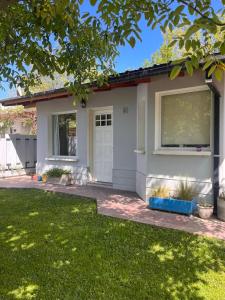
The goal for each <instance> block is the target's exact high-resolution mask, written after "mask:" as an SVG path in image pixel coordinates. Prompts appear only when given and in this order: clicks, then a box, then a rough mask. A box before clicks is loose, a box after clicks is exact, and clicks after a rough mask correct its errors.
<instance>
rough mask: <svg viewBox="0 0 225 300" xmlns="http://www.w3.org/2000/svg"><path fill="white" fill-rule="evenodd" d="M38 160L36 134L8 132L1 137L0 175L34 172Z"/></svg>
mask: <svg viewBox="0 0 225 300" xmlns="http://www.w3.org/2000/svg"><path fill="white" fill-rule="evenodd" d="M36 161H37V138H36V136H34V135H20V134H6V135H5V136H4V137H2V138H1V137H0V177H7V176H16V175H22V174H28V173H33V172H34V171H35V166H36Z"/></svg>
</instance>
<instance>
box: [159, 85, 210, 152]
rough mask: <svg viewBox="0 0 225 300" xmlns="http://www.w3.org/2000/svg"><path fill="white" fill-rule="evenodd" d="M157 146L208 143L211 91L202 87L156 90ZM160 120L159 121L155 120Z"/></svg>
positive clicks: (198, 146) (205, 145) (202, 146)
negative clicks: (168, 91) (158, 91)
mask: <svg viewBox="0 0 225 300" xmlns="http://www.w3.org/2000/svg"><path fill="white" fill-rule="evenodd" d="M157 101H158V103H157V104H156V105H158V114H159V115H158V116H156V118H157V120H158V124H156V126H158V128H159V130H158V148H161V149H163V148H169V149H175V148H178V149H181V148H186V149H191V148H192V149H196V150H204V149H209V147H210V119H211V92H210V91H209V90H207V89H205V88H200V89H199V90H198V89H194V90H193V91H191V90H188V89H187V90H186V91H185V92H184V90H183V91H182V90H180V91H176V93H175V92H173V93H171V92H170V93H169V94H166V93H164V92H163V93H159V94H158V97H157ZM159 123H160V124H159Z"/></svg>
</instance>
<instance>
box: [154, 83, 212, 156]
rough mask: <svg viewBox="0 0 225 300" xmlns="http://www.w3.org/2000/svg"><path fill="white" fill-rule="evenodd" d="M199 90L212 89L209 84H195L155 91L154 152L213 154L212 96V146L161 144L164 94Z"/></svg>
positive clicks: (162, 153) (166, 153) (164, 153)
mask: <svg viewBox="0 0 225 300" xmlns="http://www.w3.org/2000/svg"><path fill="white" fill-rule="evenodd" d="M199 91H210V89H209V88H208V86H206V85H202V86H195V87H189V88H182V89H173V90H167V91H161V92H156V93H155V151H154V152H153V154H161V155H199V156H209V155H211V146H212V130H211V128H212V114H213V106H212V97H211V116H210V146H209V147H207V148H201V149H200V151H199V150H197V149H196V148H195V147H193V148H191V147H183V148H182V147H174V148H171V147H162V146H161V140H162V136H161V101H162V97H163V96H168V95H176V94H184V93H191V92H199Z"/></svg>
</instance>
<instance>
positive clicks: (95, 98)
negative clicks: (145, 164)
mask: <svg viewBox="0 0 225 300" xmlns="http://www.w3.org/2000/svg"><path fill="white" fill-rule="evenodd" d="M136 98H137V96H136V88H135V87H133V88H123V89H115V90H112V91H107V92H99V93H95V94H92V95H91V96H90V98H89V100H88V102H87V108H85V109H82V108H81V107H80V105H77V107H74V106H73V100H74V99H73V98H72V97H71V98H65V99H56V100H51V101H46V102H39V103H37V115H38V119H37V123H38V131H37V138H38V145H37V161H38V163H37V172H38V173H43V172H45V171H46V170H48V169H50V168H53V167H60V168H66V169H71V170H72V171H73V173H74V175H75V178H76V182H77V183H81V184H85V183H86V182H87V179H88V172H87V170H88V169H89V167H90V157H89V147H90V145H89V144H90V143H89V140H90V138H89V125H90V124H89V123H90V122H89V119H90V113H91V110H92V109H94V108H98V107H99V108H102V107H106V106H112V107H113V176H112V177H113V178H112V183H113V187H114V188H118V189H124V190H130V191H135V190H136V154H135V153H134V150H135V148H136ZM75 109H76V110H77V139H78V159H77V161H59V160H52V159H53V158H52V157H51V154H52V150H51V147H52V146H51V145H52V133H51V115H52V114H53V113H56V112H57V113H58V112H66V111H71V110H75ZM47 128H48V130H46V129H47Z"/></svg>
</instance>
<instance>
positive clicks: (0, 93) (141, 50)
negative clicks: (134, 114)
mask: <svg viewBox="0 0 225 300" xmlns="http://www.w3.org/2000/svg"><path fill="white" fill-rule="evenodd" d="M85 2H86V4H85V6H84V10H85V9H86V10H88V11H89V10H93V8H90V6H89V5H88V4H87V2H88V1H87V0H86V1H85ZM212 2H213V6H214V8H219V5H220V3H219V2H220V1H219V0H213V1H212ZM140 27H141V30H142V33H141V37H142V41H141V42H139V41H138V42H137V43H136V46H135V47H134V48H131V46H130V45H129V44H126V45H125V46H123V47H120V48H119V52H120V54H119V56H118V57H117V59H116V62H115V66H116V71H117V72H123V71H126V70H130V69H137V68H139V67H141V66H143V63H144V60H145V59H150V57H151V55H152V54H153V53H154V52H155V51H156V50H157V49H158V48H159V47H160V45H161V44H162V40H163V39H162V34H161V32H160V29H155V30H154V31H151V30H150V28H148V27H147V26H146V24H145V22H144V21H141V22H140ZM4 88H5V89H4V90H1V89H0V99H5V98H9V97H13V96H16V95H15V90H10V89H9V87H8V86H7V84H5V86H4Z"/></svg>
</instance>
